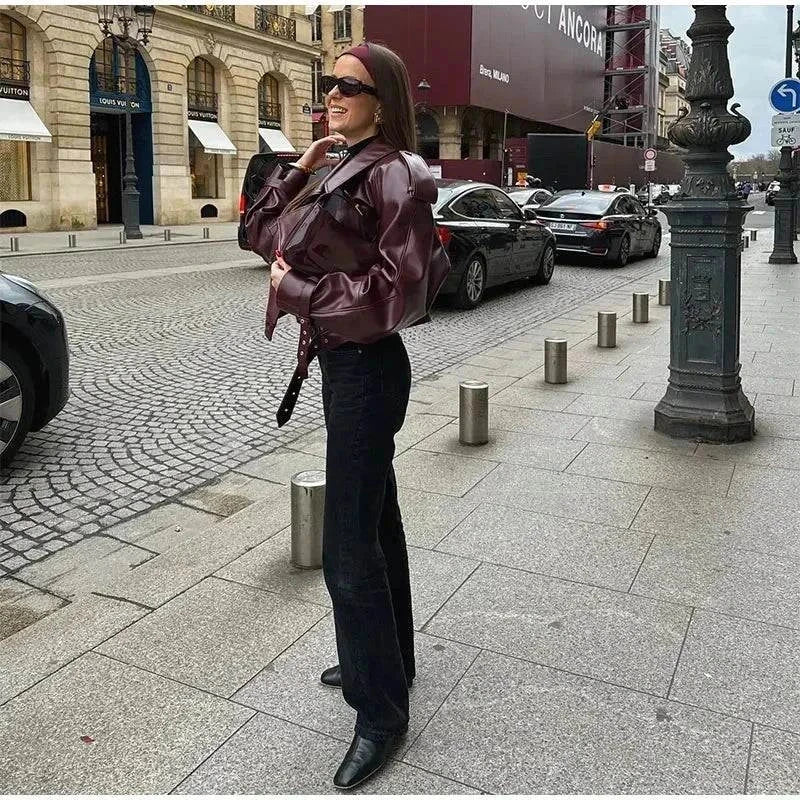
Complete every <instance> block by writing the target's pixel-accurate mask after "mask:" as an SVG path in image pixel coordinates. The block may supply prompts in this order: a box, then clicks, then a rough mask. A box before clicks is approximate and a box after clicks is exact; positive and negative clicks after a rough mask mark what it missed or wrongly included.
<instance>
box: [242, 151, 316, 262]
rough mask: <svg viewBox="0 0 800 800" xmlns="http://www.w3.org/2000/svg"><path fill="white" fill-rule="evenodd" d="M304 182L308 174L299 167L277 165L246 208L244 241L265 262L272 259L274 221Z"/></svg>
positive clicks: (273, 251)
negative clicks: (245, 236)
mask: <svg viewBox="0 0 800 800" xmlns="http://www.w3.org/2000/svg"><path fill="white" fill-rule="evenodd" d="M307 183H308V175H307V174H306V173H305V172H303V171H302V170H299V169H294V168H293V167H289V168H286V167H284V166H283V165H281V164H278V166H277V167H276V168H275V169H274V170H273V171H272V174H271V175H270V176H269V178H267V181H266V183H265V184H264V188H263V189H262V190H261V193H260V194H259V195H258V197H256V199H255V201H254V202H253V204H252V205H251V206H250V208H249V209H248V210H247V214H246V215H245V218H244V220H245V222H244V224H245V229H246V231H247V241H248V242H249V244H250V247H252V248H253V251H254V252H256V253H258V254H259V255H260V256H261V258H263V259H264V261H266V262H267V263H268V264H270V263H272V262H273V261H274V260H275V259H274V255H275V248H274V239H275V224H274V223H275V222H276V221H277V219H278V217H279V216H280V215H281V213H282V212H283V210H284V209H285V208H286V206H287V204H288V203H289V202H290V201H291V200H293V199H294V198H295V197H296V196H297V195H298V194H299V193H300V191H301V189H303V188H304V187H305V185H306V184H307Z"/></svg>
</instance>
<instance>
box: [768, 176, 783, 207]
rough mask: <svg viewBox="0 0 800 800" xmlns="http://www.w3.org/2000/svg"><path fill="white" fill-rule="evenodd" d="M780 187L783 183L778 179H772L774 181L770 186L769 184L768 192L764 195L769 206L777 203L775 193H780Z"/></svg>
mask: <svg viewBox="0 0 800 800" xmlns="http://www.w3.org/2000/svg"><path fill="white" fill-rule="evenodd" d="M780 189H781V185H780V183H779V182H778V181H772V183H771V184H770V185H769V186H767V193H766V195H764V202H765V203H766V204H767V205H768V206H774V205H775V195H776V194H778V192H779V191H780Z"/></svg>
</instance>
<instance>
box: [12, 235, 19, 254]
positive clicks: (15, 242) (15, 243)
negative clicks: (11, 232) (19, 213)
mask: <svg viewBox="0 0 800 800" xmlns="http://www.w3.org/2000/svg"><path fill="white" fill-rule="evenodd" d="M11 252H12V253H19V236H12V237H11Z"/></svg>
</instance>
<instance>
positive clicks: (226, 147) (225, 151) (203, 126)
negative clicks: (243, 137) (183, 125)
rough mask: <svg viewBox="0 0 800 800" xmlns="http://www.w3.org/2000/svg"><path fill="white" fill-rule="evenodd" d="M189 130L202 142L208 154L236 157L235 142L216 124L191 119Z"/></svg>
mask: <svg viewBox="0 0 800 800" xmlns="http://www.w3.org/2000/svg"><path fill="white" fill-rule="evenodd" d="M189 129H190V130H191V131H192V133H193V134H194V135H195V136H196V137H197V138H198V139H199V140H200V144H201V145H203V150H205V151H206V153H216V154H218V155H221V156H235V155H236V148H235V147H234V146H233V142H232V141H231V140H230V139H229V138H228V136H227V134H226V133H225V131H224V130H222V128H220V126H219V125H218V124H217V123H216V122H204V121H202V120H198V119H190V120H189Z"/></svg>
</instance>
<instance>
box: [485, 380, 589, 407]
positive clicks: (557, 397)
mask: <svg viewBox="0 0 800 800" xmlns="http://www.w3.org/2000/svg"><path fill="white" fill-rule="evenodd" d="M541 380H542V383H543V384H544V378H543V377H542V379H541ZM544 385H545V386H548V385H549V384H544ZM578 394H580V392H578V391H576V390H575V387H574V384H570V391H563V392H552V391H550V390H549V389H546V388H534V387H533V386H531V385H530V384H527V385H526V384H522V383H515V384H512V385H511V386H509V387H508V388H507V389H503V391H501V392H498V393H497V394H496V395H495V396H494V398H493V403H500V404H501V405H507V406H515V407H517V408H535V409H539V410H540V411H563V410H564V409H565V408H566V407H567V406H568V405H569V404H570V403H571V402H572V401H573V400H574V399H575V398H576V397H577V396H578Z"/></svg>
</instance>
